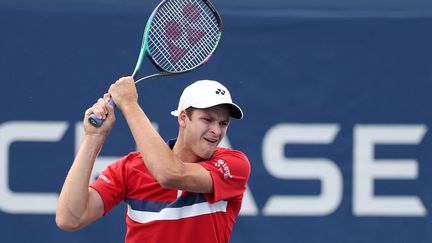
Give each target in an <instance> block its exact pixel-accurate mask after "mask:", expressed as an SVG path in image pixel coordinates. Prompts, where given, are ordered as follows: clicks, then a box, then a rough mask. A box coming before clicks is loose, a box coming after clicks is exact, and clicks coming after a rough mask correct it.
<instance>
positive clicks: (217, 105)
mask: <svg viewBox="0 0 432 243" xmlns="http://www.w3.org/2000/svg"><path fill="white" fill-rule="evenodd" d="M109 99H113V100H114V102H115V104H116V105H117V107H118V108H119V109H120V110H121V111H122V113H123V115H124V117H125V118H126V121H127V123H128V126H129V128H130V130H131V132H132V134H133V137H134V139H135V142H136V144H137V147H138V150H139V152H133V153H130V154H128V155H126V156H125V157H123V158H122V159H120V160H119V161H116V162H114V163H113V164H111V165H110V166H108V167H107V168H106V169H105V171H103V172H102V174H101V175H100V176H99V177H98V179H97V180H96V181H95V182H94V183H92V184H91V185H90V186H89V181H90V174H91V170H92V168H93V165H94V162H95V159H96V157H97V156H98V153H99V151H100V150H101V148H102V145H103V143H104V141H105V140H106V138H107V136H108V134H109V132H110V130H111V129H112V127H113V125H114V123H115V115H114V109H113V108H112V107H111V106H110V105H109V104H108V102H107V101H108V100H109ZM92 113H93V114H96V116H97V117H98V118H100V119H105V122H104V123H103V125H102V126H101V127H99V128H95V127H93V126H92V125H91V124H90V123H89V122H88V117H89V115H90V114H92ZM171 114H172V115H174V116H176V117H177V119H178V123H179V132H178V136H177V139H175V140H170V141H169V142H168V143H165V142H164V141H163V140H162V138H161V137H160V135H159V134H158V133H157V132H156V131H155V130H154V129H153V127H152V125H151V123H150V121H149V119H148V118H147V116H146V114H145V112H144V111H143V110H142V109H141V107H140V106H139V104H138V94H137V91H136V88H135V84H134V80H133V79H132V78H131V77H124V78H121V79H119V80H118V81H117V82H116V83H114V84H113V85H111V87H110V89H109V91H108V93H107V94H105V95H104V97H103V98H101V99H99V100H98V101H97V103H96V104H94V105H93V106H92V107H91V108H89V109H88V110H87V111H86V112H85V117H84V131H85V135H84V138H83V140H82V142H81V145H80V148H79V150H78V152H77V155H76V157H75V160H74V162H73V164H72V167H71V168H70V170H69V173H68V175H67V177H66V180H65V183H64V185H63V188H62V191H61V194H60V198H59V201H58V206H57V213H56V223H57V225H58V226H59V227H60V228H61V229H64V230H68V231H74V230H78V229H80V228H83V227H85V226H86V225H88V224H90V223H92V222H93V221H95V220H96V219H98V218H100V217H101V216H103V215H105V214H107V213H108V212H109V211H110V210H111V209H112V208H113V207H114V206H115V205H117V204H119V203H120V202H122V201H124V202H125V204H126V211H127V212H126V214H127V216H126V224H127V233H126V237H125V238H126V239H125V241H126V242H129V243H131V242H146V243H152V242H164V243H169V242H176V243H181V242H188V243H190V242H204V243H210V242H211V243H213V242H229V239H230V236H231V232H232V228H233V225H234V223H235V219H236V217H237V215H238V214H239V211H240V207H241V203H242V198H243V194H244V191H245V189H246V183H247V180H248V178H249V174H250V164H249V161H248V158H247V157H246V156H245V155H244V154H243V153H242V152H240V151H237V150H231V149H227V148H221V147H218V144H219V143H220V142H221V140H222V139H223V137H224V136H225V134H226V132H227V129H228V127H229V124H230V118H231V117H232V118H235V119H241V118H242V117H243V112H242V110H241V109H240V107H239V106H238V105H236V104H235V103H233V102H232V99H231V95H230V93H229V91H228V89H227V88H226V87H224V86H223V85H222V84H220V83H218V82H216V81H210V80H201V81H197V82H195V83H193V84H191V85H189V86H188V87H186V88H185V89H184V91H183V93H182V95H181V97H180V101H179V104H178V108H177V110H175V111H173V112H171Z"/></svg>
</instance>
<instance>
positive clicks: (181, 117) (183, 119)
mask: <svg viewBox="0 0 432 243" xmlns="http://www.w3.org/2000/svg"><path fill="white" fill-rule="evenodd" d="M186 119H187V114H186V110H182V111H180V114H179V115H178V117H177V120H178V123H179V126H180V127H186Z"/></svg>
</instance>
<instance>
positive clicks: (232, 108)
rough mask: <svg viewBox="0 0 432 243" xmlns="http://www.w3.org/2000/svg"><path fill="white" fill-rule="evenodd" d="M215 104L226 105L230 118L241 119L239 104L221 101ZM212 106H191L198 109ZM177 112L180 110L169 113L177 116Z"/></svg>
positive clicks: (241, 112) (241, 113)
mask: <svg viewBox="0 0 432 243" xmlns="http://www.w3.org/2000/svg"><path fill="white" fill-rule="evenodd" d="M217 105H226V106H227V107H228V109H229V112H230V116H231V117H232V118H235V119H242V118H243V111H242V109H241V108H240V106H238V105H236V104H234V103H222V104H217ZM212 106H215V105H210V106H199V107H198V106H192V107H195V108H198V109H205V108H209V107H212ZM179 114H180V112H179V111H178V110H174V111H171V115H173V116H179Z"/></svg>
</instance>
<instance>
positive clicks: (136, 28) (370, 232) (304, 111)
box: [0, 9, 432, 243]
mask: <svg viewBox="0 0 432 243" xmlns="http://www.w3.org/2000/svg"><path fill="white" fill-rule="evenodd" d="M149 12H150V11H149ZM149 12H148V13H141V14H120V13H117V14H115V13H111V14H109V13H77V12H75V13H65V12H61V13H60V12H38V11H30V10H28V11H23V10H10V9H8V10H5V9H0V30H1V35H0V104H1V106H0V107H1V111H2V112H1V115H0V134H2V135H3V137H1V136H0V145H1V146H0V149H1V148H4V150H3V151H0V156H3V157H2V159H0V164H1V165H2V166H1V167H0V170H3V172H1V171H0V173H1V175H0V176H4V175H5V174H7V175H8V176H9V180H8V183H0V184H1V186H2V187H8V188H9V189H10V190H11V191H13V192H15V193H24V192H33V193H59V191H60V189H61V186H62V183H63V180H64V177H65V176H66V173H67V171H68V169H69V166H70V164H71V161H72V159H73V155H74V151H75V143H76V141H77V140H79V136H78V135H77V132H78V131H77V130H79V128H76V127H75V125H76V124H77V123H78V122H79V121H80V120H81V119H82V114H83V112H84V110H85V109H86V108H87V107H88V106H89V105H91V104H92V103H93V102H94V101H95V100H96V99H97V98H98V97H99V96H100V95H101V94H103V92H104V91H106V90H107V88H108V87H109V84H110V82H112V81H114V80H115V79H116V78H118V77H121V76H124V75H129V74H130V73H131V71H132V69H133V67H134V65H135V61H136V58H137V55H138V50H139V47H140V45H141V35H142V30H143V28H144V24H145V21H146V18H147V16H148V14H149ZM224 24H225V34H224V39H223V41H222V44H221V47H220V49H219V50H218V52H217V53H216V54H215V56H214V57H213V58H212V59H211V60H210V61H209V63H208V64H206V65H205V66H203V67H201V68H200V69H198V70H196V71H194V72H191V73H188V74H185V75H182V76H177V77H171V78H161V79H157V80H152V81H149V82H147V83H143V84H142V85H141V86H140V87H139V92H140V103H141V104H142V106H143V108H144V110H145V111H146V112H147V113H148V115H149V116H150V118H151V119H152V121H154V122H155V123H157V125H158V127H159V131H160V133H161V135H162V136H163V137H164V138H165V139H168V138H171V137H173V136H175V135H176V130H177V123H176V120H175V119H174V118H172V117H171V116H170V114H169V112H170V111H171V110H173V109H175V108H176V106H177V101H178V97H179V95H180V93H181V91H182V89H183V88H184V87H185V86H186V85H187V84H189V83H190V82H192V81H195V80H197V79H215V80H219V81H221V82H222V83H224V84H226V86H227V87H228V88H230V90H231V92H232V94H233V97H234V100H235V101H236V102H237V103H238V104H240V105H241V106H242V108H243V109H244V111H245V115H246V116H245V118H244V119H243V120H241V121H233V122H232V125H231V127H230V131H229V133H228V138H229V143H230V145H231V146H232V147H234V148H237V149H240V150H243V151H244V152H245V153H246V154H247V155H248V156H249V158H250V161H251V164H252V174H251V178H250V182H249V184H248V186H249V192H250V197H249V198H248V199H249V200H250V201H249V202H252V204H249V206H250V205H252V206H254V207H255V209H256V211H254V212H252V211H249V213H244V214H243V215H242V216H240V217H239V218H238V223H237V225H236V226H235V228H234V232H233V237H232V242H239V243H240V242H297V243H304V242H332V243H333V242H359V243H360V242H371V243H372V242H373V243H382V242H391V243H393V242H415V243H423V242H424V243H426V242H432V231H431V230H430V228H431V227H432V218H431V216H430V211H431V210H432V206H431V205H432V189H431V188H432V179H431V178H432V164H431V161H432V153H431V152H430V147H431V146H432V138H431V136H430V134H429V132H428V128H429V126H430V124H431V123H430V121H431V120H432V111H431V108H430V106H431V104H432V96H431V95H430V93H431V91H432V72H431V70H432V69H431V67H432V47H431V46H432V45H431V43H432V34H431V33H432V32H431V27H432V19H430V18H426V17H418V18H415V17H410V18H402V17H385V18H380V17H374V18H363V17H357V18H350V17H340V16H338V17H289V16H285V17H282V16H280V17H269V16H267V17H260V16H235V15H232V14H230V15H229V16H224ZM147 64H148V63H147ZM144 69H147V70H145V71H144V72H145V73H152V72H153V71H154V69H153V67H152V66H151V65H146V66H145V68H144ZM118 114H119V116H118V123H117V124H116V127H115V128H114V130H113V132H112V134H111V135H110V137H109V140H108V141H107V143H106V145H105V147H104V149H103V151H102V152H101V156H105V157H106V156H114V157H118V156H121V155H123V154H125V153H127V152H128V151H129V150H133V149H134V144H133V140H132V137H131V135H130V132H129V131H128V129H127V126H126V125H125V122H124V120H123V118H122V117H121V116H120V113H118ZM22 121H26V122H29V123H31V124H33V123H35V122H39V124H43V123H48V122H51V123H52V124H60V123H62V122H64V123H63V124H64V125H65V126H66V128H64V133H63V135H62V136H61V138H60V139H58V141H55V142H41V141H26V139H22V140H20V141H16V142H13V143H10V144H9V145H8V146H6V145H5V143H6V142H7V141H5V135H4V134H6V131H7V130H8V129H10V131H14V130H12V128H11V127H12V125H13V124H18V123H19V122H22ZM278 124H285V125H289V124H297V125H299V124H300V125H306V126H307V125H311V124H312V125H313V124H315V125H316V124H321V125H323V126H325V125H333V126H335V127H337V128H338V132H337V133H336V134H335V136H334V138H333V139H332V141H331V142H329V143H327V144H312V145H305V144H302V143H300V142H299V143H290V144H286V145H284V146H283V148H284V149H283V151H282V153H283V156H284V157H285V158H299V157H300V158H301V157H304V158H326V159H328V160H330V161H331V163H332V164H333V165H334V166H335V167H336V168H337V169H338V170H339V171H340V173H341V176H342V180H343V181H342V184H343V188H342V197H341V201H340V203H339V204H338V205H336V207H335V208H334V210H330V212H329V213H327V214H323V215H305V214H301V215H289V214H287V213H280V214H279V215H278V214H277V213H276V215H268V214H267V213H266V212H265V210H264V208H265V207H266V205H267V204H268V200H269V198H270V197H271V196H274V195H291V196H301V195H310V196H318V195H321V194H323V193H324V192H323V191H322V190H321V187H320V185H321V183H320V180H318V178H313V179H304V178H303V179H302V178H297V179H286V178H285V179H284V178H280V177H279V178H278V177H276V176H275V175H274V174H273V173H271V172H270V171H269V169H268V167H266V165H265V164H266V163H267V164H271V163H272V161H267V162H264V160H265V159H266V158H265V157H264V151H263V150H264V149H265V146H264V143H265V141H264V140H265V137H266V135H268V133H269V131H270V130H271V129H273V128H274V127H275V126H276V125H278ZM368 125H369V126H370V125H374V126H375V125H376V126H379V127H378V128H379V129H380V128H383V129H386V128H394V125H398V126H400V127H415V128H418V129H420V130H422V131H424V134H422V135H421V138H420V140H419V141H418V142H411V143H409V142H406V143H401V144H398V145H394V144H391V143H386V142H382V144H380V145H377V146H375V147H374V148H375V154H374V156H375V158H376V159H393V160H398V159H405V160H406V159H411V160H415V162H414V163H415V164H416V165H417V169H418V170H416V171H417V172H416V173H415V174H416V175H415V176H413V178H405V179H402V178H400V177H401V176H399V177H396V178H388V179H377V180H374V183H375V187H374V189H375V190H374V194H375V195H376V196H397V197H401V196H405V197H411V198H413V197H416V198H417V199H419V201H420V202H421V204H422V205H423V206H424V208H425V212H424V213H423V214H421V215H418V214H416V213H411V214H410V213H407V215H400V213H397V212H394V213H390V215H381V214H379V213H376V214H373V213H372V214H370V215H360V214H358V213H355V212H354V209H353V208H354V201H355V199H354V194H355V193H354V189H353V188H354V186H355V176H354V175H355V174H356V173H357V172H356V171H355V170H356V167H355V166H354V163H355V162H354V161H355V160H356V159H355V151H356V149H358V147H356V143H355V141H356V136H355V131H356V129H358V128H359V127H361V126H368ZM379 129H378V130H379ZM276 146H277V145H275V147H276ZM6 152H8V155H9V156H7V158H4V155H5V153H6ZM2 154H3V155H2ZM356 163H362V161H359V160H357V162H356ZM382 163H385V162H382ZM5 164H8V167H5V166H4V165H5ZM405 164H407V163H405ZM5 169H7V171H4V170H5ZM3 179H4V178H3ZM0 180H2V179H1V178H0ZM0 190H3V189H0ZM0 201H3V202H2V203H0V204H2V205H5V204H8V203H10V202H9V201H7V199H5V198H1V196H0ZM26 203H28V204H31V200H30V201H29V202H27V201H25V200H24V201H20V205H21V204H22V205H25V204H26ZM390 204H391V202H390ZM407 207H409V206H407ZM27 208H30V209H31V206H28V207H27ZM401 208H402V211H403V210H407V211H409V208H408V209H407V208H404V207H401ZM281 210H282V211H284V210H283V206H282V207H281ZM30 211H31V210H30ZM0 225H1V227H0V239H1V242H64V243H66V242H121V241H122V240H123V237H124V233H125V226H124V206H123V205H120V206H119V207H117V208H116V209H114V210H113V211H112V212H111V213H110V214H109V215H108V216H106V217H104V218H103V219H101V220H99V221H97V222H96V223H94V224H92V225H91V226H89V227H88V228H86V229H84V230H81V231H79V232H75V233H67V232H63V231H61V230H59V229H58V228H57V227H56V226H55V222H54V213H52V212H51V213H50V212H47V213H37V212H11V211H8V210H7V209H5V208H4V207H0Z"/></svg>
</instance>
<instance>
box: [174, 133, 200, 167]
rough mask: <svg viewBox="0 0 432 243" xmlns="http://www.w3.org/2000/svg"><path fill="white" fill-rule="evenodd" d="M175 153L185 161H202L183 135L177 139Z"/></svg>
mask: <svg viewBox="0 0 432 243" xmlns="http://www.w3.org/2000/svg"><path fill="white" fill-rule="evenodd" d="M172 151H173V153H174V155H175V156H176V157H177V158H179V159H180V160H181V161H183V162H185V163H195V162H199V161H202V158H200V157H199V156H198V155H196V154H195V153H194V152H193V151H192V149H191V148H190V147H189V146H187V145H186V143H185V142H184V141H183V139H182V138H181V136H179V137H178V138H177V141H176V143H175V145H174V148H173V149H172Z"/></svg>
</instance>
